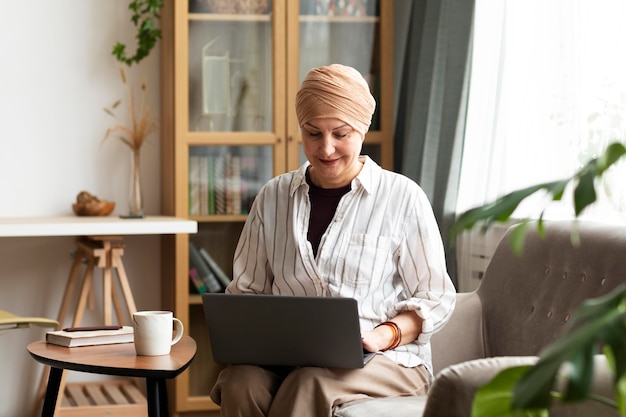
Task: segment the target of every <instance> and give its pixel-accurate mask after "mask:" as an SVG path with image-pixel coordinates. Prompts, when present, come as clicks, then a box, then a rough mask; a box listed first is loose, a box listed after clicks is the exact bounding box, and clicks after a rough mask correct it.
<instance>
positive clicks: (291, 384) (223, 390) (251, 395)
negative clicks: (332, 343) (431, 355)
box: [211, 355, 428, 417]
mask: <svg viewBox="0 0 626 417" xmlns="http://www.w3.org/2000/svg"><path fill="white" fill-rule="evenodd" d="M427 390H428V371H427V370H426V369H425V368H424V367H423V366H419V367H416V368H405V367H403V366H400V365H397V364H396V363H394V362H393V361H392V360H390V359H388V358H387V357H385V356H384V355H376V356H375V357H374V358H373V359H372V360H371V361H370V362H369V363H368V364H367V365H366V366H365V367H364V368H361V369H338V368H313V367H304V368H295V369H294V368H289V369H287V368H265V367H259V366H252V365H230V366H228V367H227V368H225V369H224V370H223V371H222V372H221V373H220V375H219V376H218V379H217V382H216V384H215V386H214V387H213V390H212V392H211V398H212V399H213V401H215V402H216V403H217V404H220V405H221V415H222V417H290V416H291V417H331V416H332V413H333V408H334V407H335V406H338V405H340V404H343V403H346V402H349V401H353V400H357V399H363V398H378V397H398V396H410V395H420V394H425V393H426V391H427Z"/></svg>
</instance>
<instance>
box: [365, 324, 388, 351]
mask: <svg viewBox="0 0 626 417" xmlns="http://www.w3.org/2000/svg"><path fill="white" fill-rule="evenodd" d="M392 337H393V333H392V331H391V329H390V328H389V327H388V326H380V327H377V328H375V329H373V330H372V331H369V332H363V334H362V335H361V340H362V342H363V348H364V349H365V350H367V351H368V352H379V351H381V350H383V349H384V348H386V347H387V346H389V341H390V340H391V338H392Z"/></svg>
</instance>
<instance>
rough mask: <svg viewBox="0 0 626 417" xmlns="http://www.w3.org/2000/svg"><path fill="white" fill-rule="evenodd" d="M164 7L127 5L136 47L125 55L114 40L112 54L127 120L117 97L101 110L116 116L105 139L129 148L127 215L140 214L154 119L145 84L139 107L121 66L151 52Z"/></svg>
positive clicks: (152, 1) (154, 2)
mask: <svg viewBox="0 0 626 417" xmlns="http://www.w3.org/2000/svg"><path fill="white" fill-rule="evenodd" d="M162 7H163V0H133V1H131V2H130V4H129V6H128V8H129V10H130V11H131V12H132V15H131V22H132V23H133V25H134V26H135V28H136V30H137V35H136V36H135V38H136V39H137V48H136V50H135V53H134V54H133V55H128V54H127V50H126V45H124V44H122V43H121V42H117V43H116V44H115V45H114V46H113V51H112V54H113V56H114V57H115V58H116V60H117V61H118V62H119V63H120V76H121V78H122V82H123V83H124V87H125V90H126V105H127V108H128V114H129V118H130V122H129V123H128V124H124V123H123V122H121V121H120V120H119V118H118V116H117V114H116V113H115V111H116V109H117V107H118V106H119V105H120V104H121V100H118V101H116V102H115V103H113V105H111V106H110V107H106V108H105V109H104V110H105V112H107V114H109V115H110V116H112V117H113V118H115V119H116V120H117V122H116V123H115V124H113V125H112V126H110V127H109V129H108V130H107V132H106V134H105V137H104V139H105V140H106V139H108V138H109V137H111V136H115V137H117V138H118V139H120V140H121V141H122V143H123V144H125V145H126V146H128V147H129V148H130V149H131V182H130V195H129V213H128V217H143V215H144V212H143V195H142V190H141V175H140V151H141V147H142V145H143V143H144V142H145V140H146V139H147V137H148V136H149V135H150V134H151V133H153V132H155V131H156V130H157V126H156V123H155V122H154V119H153V117H152V111H151V109H150V107H149V106H147V105H146V103H145V95H146V89H147V86H146V84H145V83H142V84H141V98H140V100H139V103H138V107H137V108H135V97H134V94H133V90H132V88H131V87H130V85H129V82H128V78H127V76H126V71H125V69H124V66H127V67H129V68H130V67H131V66H132V65H133V63H135V64H139V63H140V62H141V61H142V60H143V59H144V58H146V57H148V56H149V55H150V51H152V49H153V48H154V46H155V45H156V43H157V41H158V40H159V39H160V38H161V30H160V29H159V28H158V21H159V19H160V17H161V16H160V11H161V8H162Z"/></svg>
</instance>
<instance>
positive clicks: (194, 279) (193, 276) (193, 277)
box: [189, 267, 206, 294]
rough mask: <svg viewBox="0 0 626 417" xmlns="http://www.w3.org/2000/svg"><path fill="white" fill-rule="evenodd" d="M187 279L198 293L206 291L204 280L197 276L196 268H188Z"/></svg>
mask: <svg viewBox="0 0 626 417" xmlns="http://www.w3.org/2000/svg"><path fill="white" fill-rule="evenodd" d="M189 280H190V281H191V283H192V286H193V288H194V289H195V290H196V292H197V293H198V294H204V293H205V292H206V285H204V281H202V279H200V277H199V276H198V270H197V269H196V268H193V267H191V268H189Z"/></svg>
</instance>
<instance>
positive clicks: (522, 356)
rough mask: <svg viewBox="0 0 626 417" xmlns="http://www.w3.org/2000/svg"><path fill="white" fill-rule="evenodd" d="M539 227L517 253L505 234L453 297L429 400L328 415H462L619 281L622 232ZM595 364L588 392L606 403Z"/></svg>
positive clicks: (556, 414)
mask: <svg viewBox="0 0 626 417" xmlns="http://www.w3.org/2000/svg"><path fill="white" fill-rule="evenodd" d="M545 230H546V236H545V237H543V238H542V237H540V236H539V235H538V234H537V232H536V231H534V230H532V231H530V232H529V233H528V235H527V237H526V240H525V244H524V251H523V254H522V255H521V256H518V255H516V254H514V253H513V252H512V251H511V249H510V247H509V234H510V233H511V231H510V230H509V231H508V232H507V234H506V235H505V236H504V238H503V239H502V241H501V242H500V244H499V245H498V247H497V249H496V251H495V253H494V255H493V258H492V259H491V261H490V263H489V266H488V267H487V270H486V272H485V275H484V277H483V279H482V281H481V284H480V286H479V288H478V289H477V290H476V291H473V292H469V293H459V294H457V307H456V309H455V311H454V314H453V316H452V318H451V320H450V322H449V323H448V324H447V325H446V327H445V328H444V329H442V330H441V331H440V332H439V333H437V334H436V335H434V336H433V339H432V351H433V367H434V369H435V374H436V377H435V380H434V382H433V385H432V386H431V389H430V391H429V393H428V396H423V397H401V398H385V399H371V400H363V401H354V402H351V403H347V404H344V405H343V406H341V407H338V408H337V409H336V410H335V416H336V417H369V416H376V417H383V416H390V417H391V416H393V417H405V416H406V417H408V416H411V417H420V416H423V417H469V416H470V414H471V407H472V400H473V397H474V393H475V392H476V390H477V389H478V388H480V387H481V386H482V385H484V384H486V383H487V382H488V381H489V380H490V379H491V378H493V377H494V376H495V375H496V374H497V373H499V372H500V371H501V370H503V369H505V368H508V367H511V366H518V365H525V364H532V363H534V362H535V361H536V360H537V357H536V356H537V355H538V354H539V352H540V351H541V350H542V349H543V348H544V347H545V346H547V345H549V344H550V343H552V342H553V341H554V340H555V339H556V338H557V337H558V336H559V334H560V333H561V331H562V329H563V326H564V325H565V323H567V321H568V320H569V319H570V317H571V316H572V314H573V313H574V311H575V310H576V308H577V307H578V306H579V305H580V303H581V302H583V301H584V300H586V299H588V298H595V297H599V296H601V295H604V294H606V293H608V292H610V291H611V290H612V289H614V288H615V287H617V286H618V285H619V284H621V283H623V282H625V281H626V226H615V225H607V224H602V223H596V222H584V221H554V222H546V224H545ZM572 236H577V237H578V239H579V240H580V243H579V244H578V245H576V244H573V243H572ZM596 365H597V366H596V368H595V369H596V378H595V381H594V392H595V393H598V394H602V395H604V396H607V397H611V398H612V397H614V395H613V389H612V380H611V374H610V372H609V371H608V367H607V366H606V364H605V362H604V357H602V356H598V357H597V358H596ZM550 415H551V416H552V417H579V416H580V417H582V416H590V415H601V416H603V417H610V416H619V414H618V413H617V411H615V410H612V409H610V408H608V407H607V406H604V405H601V404H599V403H596V402H592V401H584V402H581V403H578V404H574V405H567V406H564V405H555V406H554V408H553V409H552V410H551V414H550Z"/></svg>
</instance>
